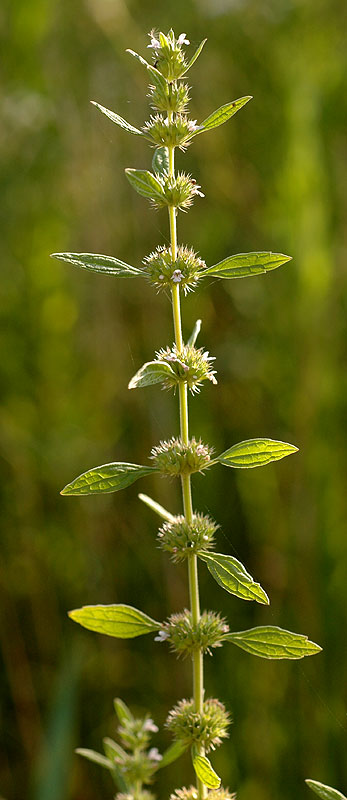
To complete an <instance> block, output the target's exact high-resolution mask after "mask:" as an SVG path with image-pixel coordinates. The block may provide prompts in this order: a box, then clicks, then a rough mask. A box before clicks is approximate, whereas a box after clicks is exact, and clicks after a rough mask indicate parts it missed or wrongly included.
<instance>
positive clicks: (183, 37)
mask: <svg viewBox="0 0 347 800" xmlns="http://www.w3.org/2000/svg"><path fill="white" fill-rule="evenodd" d="M177 44H178V45H179V47H181V46H182V44H190V41H189V39H186V34H185V33H180V35H179V37H178V39H177Z"/></svg>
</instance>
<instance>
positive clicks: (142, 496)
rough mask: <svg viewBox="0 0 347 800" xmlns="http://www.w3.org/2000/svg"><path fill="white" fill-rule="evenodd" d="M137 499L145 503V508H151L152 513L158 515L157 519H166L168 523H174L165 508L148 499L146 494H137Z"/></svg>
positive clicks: (172, 517) (172, 516) (171, 515)
mask: <svg viewBox="0 0 347 800" xmlns="http://www.w3.org/2000/svg"><path fill="white" fill-rule="evenodd" d="M138 498H139V500H142V502H143V503H145V504H146V506H148V507H149V508H151V509H152V511H154V512H155V513H156V514H158V516H159V517H162V519H166V520H167V521H168V522H173V521H174V519H175V517H174V515H173V514H170V512H169V511H166V508H163V506H161V505H160V504H159V503H157V502H156V501H155V500H152V498H151V497H148V494H139V495H138Z"/></svg>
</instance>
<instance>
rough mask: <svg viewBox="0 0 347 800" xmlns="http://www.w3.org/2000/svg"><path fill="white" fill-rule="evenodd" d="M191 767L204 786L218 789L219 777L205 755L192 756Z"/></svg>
mask: <svg viewBox="0 0 347 800" xmlns="http://www.w3.org/2000/svg"><path fill="white" fill-rule="evenodd" d="M193 767H194V770H195V774H196V775H197V777H198V778H199V780H200V781H202V783H203V784H204V785H205V786H207V787H208V788H209V789H219V787H220V784H221V779H220V777H219V775H217V773H216V772H215V771H214V769H213V767H212V764H211V762H210V761H209V760H208V758H206V756H194V758H193Z"/></svg>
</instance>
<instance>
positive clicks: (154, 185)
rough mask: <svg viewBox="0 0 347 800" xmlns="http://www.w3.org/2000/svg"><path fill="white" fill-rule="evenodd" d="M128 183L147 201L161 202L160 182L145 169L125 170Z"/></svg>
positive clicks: (162, 193) (162, 192) (161, 189)
mask: <svg viewBox="0 0 347 800" xmlns="http://www.w3.org/2000/svg"><path fill="white" fill-rule="evenodd" d="M125 174H126V176H127V178H128V181H129V183H131V185H132V186H133V188H134V189H136V191H137V192H138V193H139V194H141V195H142V197H147V199H148V200H153V201H154V200H162V199H163V197H164V191H163V187H162V184H161V183H160V181H159V180H158V179H157V178H156V177H155V175H153V174H152V172H148V170H146V169H130V168H128V169H126V170H125Z"/></svg>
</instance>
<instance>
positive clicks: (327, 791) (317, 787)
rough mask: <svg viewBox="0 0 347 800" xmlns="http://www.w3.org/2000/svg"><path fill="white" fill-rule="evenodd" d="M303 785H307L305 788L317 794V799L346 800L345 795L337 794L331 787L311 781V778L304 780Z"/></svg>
mask: <svg viewBox="0 0 347 800" xmlns="http://www.w3.org/2000/svg"><path fill="white" fill-rule="evenodd" d="M305 783H307V786H309V787H310V789H312V791H314V792H315V793H316V794H318V797H321V798H322V800H347V798H346V795H344V794H342V793H341V792H338V791H337V789H333V788H332V787H331V786H326V785H325V783H320V782H319V781H313V780H311V778H306V781H305Z"/></svg>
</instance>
